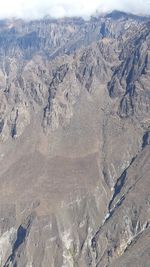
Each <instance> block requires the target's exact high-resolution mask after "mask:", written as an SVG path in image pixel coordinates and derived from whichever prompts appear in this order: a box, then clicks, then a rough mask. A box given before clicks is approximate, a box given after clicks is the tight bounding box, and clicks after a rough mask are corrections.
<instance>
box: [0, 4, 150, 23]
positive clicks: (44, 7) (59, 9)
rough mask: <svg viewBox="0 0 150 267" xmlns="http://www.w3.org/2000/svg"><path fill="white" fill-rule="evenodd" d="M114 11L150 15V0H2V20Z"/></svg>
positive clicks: (0, 5) (86, 16) (0, 13)
mask: <svg viewBox="0 0 150 267" xmlns="http://www.w3.org/2000/svg"><path fill="white" fill-rule="evenodd" d="M112 10H121V11H127V12H130V13H134V14H149V15H150V0H0V19H3V18H11V17H16V18H24V19H38V18H42V17H44V16H46V15H50V16H51V17H55V18H61V17H65V16H67V17H72V16H82V17H84V18H89V17H90V16H91V15H93V14H94V13H95V12H108V11H112Z"/></svg>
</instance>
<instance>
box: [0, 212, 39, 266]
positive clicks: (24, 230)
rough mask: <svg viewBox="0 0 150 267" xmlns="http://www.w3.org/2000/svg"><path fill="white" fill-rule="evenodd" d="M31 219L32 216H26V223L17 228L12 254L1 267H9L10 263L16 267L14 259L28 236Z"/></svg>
mask: <svg viewBox="0 0 150 267" xmlns="http://www.w3.org/2000/svg"><path fill="white" fill-rule="evenodd" d="M33 219H34V214H31V215H29V216H28V218H27V219H26V221H25V222H24V223H23V224H22V225H20V226H19V228H18V231H17V237H16V241H15V242H14V245H13V247H12V253H11V255H10V256H9V257H8V259H7V261H6V263H5V264H4V265H3V267H9V266H10V264H11V263H13V264H14V265H13V266H16V267H17V263H16V262H15V258H16V255H17V252H18V250H19V248H20V247H21V245H22V244H24V243H25V241H26V238H27V236H28V235H29V232H30V229H31V226H32V222H33Z"/></svg>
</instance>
